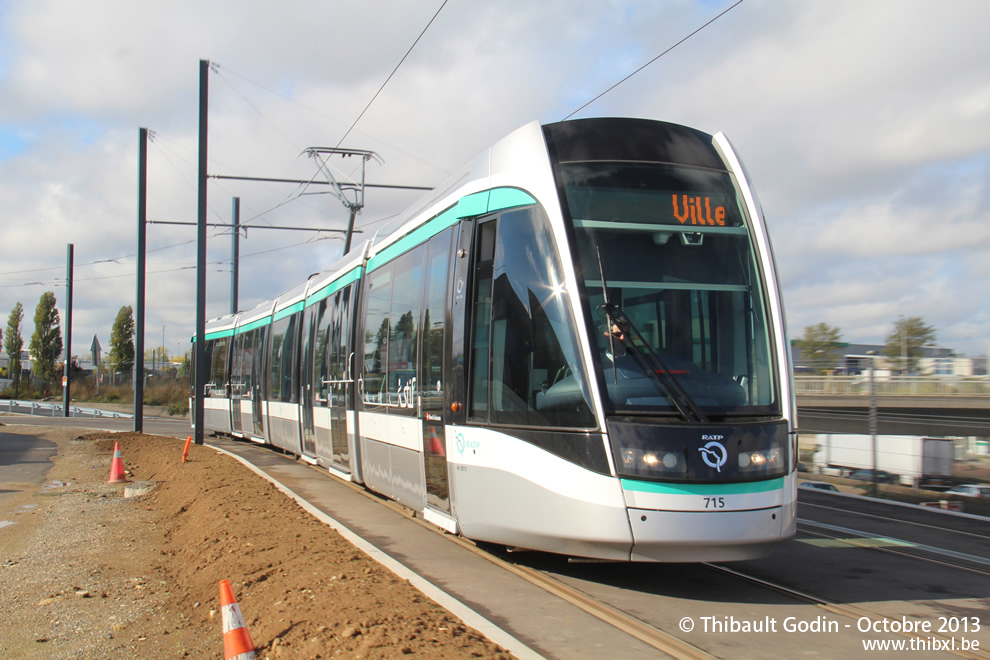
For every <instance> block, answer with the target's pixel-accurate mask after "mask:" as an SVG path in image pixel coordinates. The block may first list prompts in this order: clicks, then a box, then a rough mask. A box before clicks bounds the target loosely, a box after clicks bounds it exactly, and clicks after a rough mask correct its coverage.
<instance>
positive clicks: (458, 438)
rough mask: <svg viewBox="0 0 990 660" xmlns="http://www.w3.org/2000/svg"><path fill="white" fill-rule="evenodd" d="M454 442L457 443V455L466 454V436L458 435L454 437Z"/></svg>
mask: <svg viewBox="0 0 990 660" xmlns="http://www.w3.org/2000/svg"><path fill="white" fill-rule="evenodd" d="M454 440H455V441H456V442H457V453H458V454H463V453H464V434H463V433H458V434H457V435H455V436H454Z"/></svg>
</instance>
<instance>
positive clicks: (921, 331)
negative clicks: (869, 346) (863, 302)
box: [883, 316, 935, 374]
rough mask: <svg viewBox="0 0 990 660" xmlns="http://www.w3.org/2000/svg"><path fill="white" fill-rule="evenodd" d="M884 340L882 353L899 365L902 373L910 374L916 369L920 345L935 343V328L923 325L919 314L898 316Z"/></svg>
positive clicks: (919, 355)
mask: <svg viewBox="0 0 990 660" xmlns="http://www.w3.org/2000/svg"><path fill="white" fill-rule="evenodd" d="M886 342H887V343H886V345H885V346H884V347H883V354H884V355H885V356H886V357H888V358H891V360H892V362H893V363H894V364H897V365H900V368H901V369H902V371H903V373H905V374H912V373H915V372H916V371H917V365H918V358H919V357H921V355H922V352H923V351H922V347H923V346H925V345H926V344H933V343H935V328H933V327H932V326H930V325H925V321H924V319H922V318H921V317H920V316H910V317H908V318H904V317H903V316H898V317H897V322H896V323H894V329H893V330H892V331H891V333H890V334H889V335H887V340H886Z"/></svg>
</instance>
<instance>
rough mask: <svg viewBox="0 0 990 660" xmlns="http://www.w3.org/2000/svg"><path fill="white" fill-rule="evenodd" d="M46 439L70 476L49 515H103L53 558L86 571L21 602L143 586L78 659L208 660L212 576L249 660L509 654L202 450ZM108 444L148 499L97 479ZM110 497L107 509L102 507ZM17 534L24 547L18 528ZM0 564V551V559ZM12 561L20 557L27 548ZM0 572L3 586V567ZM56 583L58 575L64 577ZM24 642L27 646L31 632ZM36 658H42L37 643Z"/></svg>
mask: <svg viewBox="0 0 990 660" xmlns="http://www.w3.org/2000/svg"><path fill="white" fill-rule="evenodd" d="M57 442H59V446H60V450H59V457H58V459H57V461H56V468H55V469H54V470H53V472H52V475H53V478H56V479H59V478H61V479H66V480H67V481H68V482H71V483H72V486H71V489H70V490H71V491H72V492H71V493H67V495H68V497H64V498H61V500H60V502H59V505H58V510H59V511H61V512H62V513H65V511H64V508H65V507H67V506H76V507H80V508H81V507H89V508H90V510H91V512H92V510H93V508H94V504H93V503H94V499H95V501H96V502H98V504H97V505H96V506H95V508H98V509H101V510H105V512H106V513H107V514H108V515H106V516H104V517H103V518H104V519H103V520H102V521H93V520H88V521H87V525H93V524H95V525H97V527H93V528H92V529H93V536H94V538H95V537H96V536H98V537H100V538H99V539H98V540H97V541H90V542H91V543H97V542H98V544H99V548H98V550H95V551H94V550H93V548H87V549H85V550H83V549H82V548H79V549H78V550H79V552H80V555H81V556H78V557H64V554H63V561H65V562H67V563H69V564H71V565H73V566H75V567H76V568H77V569H78V570H77V572H78V573H79V575H80V576H85V579H83V577H77V578H75V579H74V580H73V582H74V583H73V584H72V585H70V586H68V587H65V586H63V587H61V588H53V587H51V586H48V587H47V591H46V592H45V593H38V594H34V596H35V597H37V601H34V602H35V603H37V602H39V601H41V600H43V599H45V598H51V597H59V596H61V597H63V598H62V600H64V602H62V603H61V605H75V606H76V609H77V610H78V609H79V605H80V603H82V602H83V600H84V599H82V597H79V598H80V599H82V600H77V601H72V600H71V598H69V596H71V595H72V593H73V590H74V589H75V587H80V585H82V584H84V583H86V584H89V583H96V582H100V583H101V584H100V585H98V586H96V587H95V588H94V587H93V586H88V587H85V588H82V587H81V588H80V589H79V590H85V591H87V593H89V595H90V596H94V595H95V596H97V597H98V598H99V599H103V600H106V599H110V600H111V602H112V601H113V600H114V599H117V600H120V598H122V597H124V596H126V597H127V598H125V599H124V600H123V601H121V607H123V606H125V605H126V604H127V603H128V602H132V601H133V596H134V593H135V592H142V593H141V595H142V603H141V607H140V608H139V610H140V612H141V613H140V615H135V616H130V617H128V620H127V622H126V624H123V625H122V624H121V623H120V621H119V620H115V621H110V620H107V619H106V617H104V621H105V623H104V624H102V628H106V630H105V632H104V631H103V630H102V629H101V623H100V620H99V619H97V620H96V621H94V622H92V623H90V624H89V625H92V626H93V627H94V630H95V631H96V632H97V633H98V634H97V635H95V636H94V635H91V636H90V637H92V638H93V640H95V641H91V642H90V644H91V645H90V646H88V647H87V648H86V650H85V652H84V653H82V654H81V655H82V656H83V657H103V656H102V653H103V652H106V653H108V654H112V655H117V654H118V653H120V652H130V653H131V657H181V656H183V655H192V656H198V657H217V656H219V655H220V649H222V647H223V642H222V632H221V622H220V615H219V609H220V608H219V592H218V584H219V582H220V580H224V579H226V580H229V581H230V583H231V585H232V587H233V590H234V594H235V596H236V597H237V599H238V602H239V604H240V608H241V611H242V613H243V615H244V618H245V620H246V621H247V625H248V630H249V631H250V634H251V636H252V638H253V640H254V642H255V644H256V645H257V647H258V649H259V657H261V658H263V657H266V656H268V657H272V658H278V657H286V658H329V657H367V658H393V657H402V656H408V655H418V656H423V657H431V658H479V657H481V658H507V657H510V656H509V655H508V654H507V653H506V652H504V651H503V650H502V649H500V648H499V647H498V646H497V645H495V644H492V643H491V642H489V641H488V640H487V639H485V638H484V637H482V636H481V635H480V634H479V633H477V632H476V631H474V630H473V629H470V628H467V627H466V626H465V625H464V624H463V623H461V622H460V620H458V619H456V618H455V617H453V616H452V615H451V614H450V613H449V612H447V611H446V610H444V609H443V608H441V607H440V606H439V605H437V604H435V603H434V602H433V601H431V600H429V599H428V598H426V597H425V596H424V595H423V594H422V593H421V592H419V591H417V590H416V589H414V588H413V587H412V586H410V585H409V584H408V583H407V582H405V581H404V580H401V579H399V578H398V577H396V576H395V575H394V574H393V573H391V572H389V571H388V570H386V569H384V568H383V567H381V566H380V565H379V564H378V563H376V562H374V561H373V560H371V559H369V558H368V557H367V556H366V555H364V554H363V553H362V552H360V551H358V550H357V549H355V548H354V546H352V545H350V544H349V543H348V542H347V541H345V540H344V539H342V538H341V537H340V536H339V535H338V534H337V532H335V531H334V530H332V529H330V528H329V527H328V526H326V525H324V524H322V523H320V522H318V521H317V520H315V519H314V518H312V517H311V516H310V515H309V514H307V513H306V512H305V511H303V509H302V508H301V507H299V506H298V505H297V504H296V503H295V502H294V501H292V500H290V499H289V498H287V497H286V496H285V495H283V494H282V493H280V492H279V491H278V490H277V489H276V488H275V487H274V486H272V485H271V484H269V483H268V482H267V481H265V480H264V479H262V478H260V477H258V476H257V475H255V474H253V473H252V472H250V471H249V470H247V469H245V468H244V467H243V466H242V465H240V464H239V463H238V462H237V461H235V460H233V459H231V458H229V457H227V456H225V455H223V454H221V453H219V452H217V451H215V450H213V449H210V448H209V447H203V446H196V445H193V446H192V447H191V450H190V454H189V462H187V463H185V464H182V463H181V454H182V445H183V443H182V442H181V441H177V440H176V439H174V438H164V437H159V436H149V435H142V434H134V433H119V434H106V433H100V434H88V435H83V436H78V437H76V438H74V439H64V438H63V439H58V440H57ZM114 442H120V447H121V452H122V454H123V460H124V465H125V468H126V470H127V472H128V478H129V479H130V480H131V481H134V482H136V481H150V482H154V483H155V488H154V489H153V490H152V491H151V492H150V493H149V494H147V495H144V496H142V497H140V498H131V499H125V498H123V497H122V494H123V486H122V485H117V486H107V485H106V484H104V483H102V481H101V480H105V479H106V474H105V473H108V471H109V466H110V460H111V456H112V450H113V445H114ZM67 461H68V462H67ZM73 496H75V498H76V499H75V501H73ZM101 500H102V502H101ZM111 501H112V502H113V505H112V506H105V505H104V502H111ZM49 512H51V507H50V508H49V511H48V512H45V517H44V518H43V519H42V521H41V522H40V523H39V529H44V528H45V526H46V525H48V524H49V519H54V518H55V516H53V515H49ZM70 518H71V517H70ZM52 524H54V520H53V521H52ZM99 525H103V527H99ZM77 531H78V530H77ZM24 536H25V542H26V543H30V542H31V539H30V537H31V534H29V533H25V534H24ZM0 549H5V548H4V546H2V545H0ZM60 552H62V553H66V552H68V553H70V554H71V552H72V551H71V550H67V549H64V548H63V549H62V550H61V551H60ZM114 558H120V559H121V561H120V562H118V563H119V564H121V566H122V567H120V568H117V567H116V565H115V561H114ZM4 559H7V558H6V557H3V556H2V555H0V562H3V560H4ZM8 561H10V560H8ZM13 561H15V563H16V562H17V559H16V558H13ZM21 562H22V563H27V564H28V565H29V564H30V559H29V556H28V555H24V556H23V557H22V558H21ZM15 568H16V566H15ZM94 570H95V571H98V574H97V575H98V576H99V579H96V578H94V573H93V571H94ZM0 571H3V572H0V586H3V585H4V584H5V580H6V578H10V577H13V573H12V572H11V571H9V570H4V569H0ZM118 573H120V574H121V575H117V574H118ZM124 575H126V576H127V577H126V578H125V577H124ZM135 576H137V577H135ZM67 579H69V578H67V577H64V576H62V577H60V580H62V581H63V583H64V581H65V580H67ZM121 580H123V582H122V581H121ZM87 581H88V582H87ZM121 585H122V586H121ZM118 591H121V592H125V593H123V595H121V594H120V593H118ZM76 595H77V596H78V593H77V592H76ZM87 597H88V596H87ZM31 598H32V597H31V595H27V596H25V597H24V598H21V599H18V602H24V603H27V604H28V610H30V607H32V605H31V603H32V600H31ZM128 598H129V599H130V600H128ZM33 607H34V613H35V614H36V615H37V616H38V617H39V618H45V617H47V618H48V619H50V612H46V611H45V608H44V607H43V606H39V605H37V604H34V605H33ZM103 609H104V610H107V611H110V610H109V608H107V607H104V608H103ZM15 620H16V621H21V622H23V621H27V620H29V618H28V619H23V618H15ZM15 620H12V623H14V621H15ZM32 624H33V625H34V626H35V628H36V629H38V630H40V629H41V628H42V627H43V622H41V621H35V622H32ZM15 625H16V624H15ZM5 627H6V626H0V638H3V637H6V636H7V634H8V632H11V633H13V632H15V631H8V630H5V629H4V628H5ZM77 627H78V628H80V629H81V630H86V628H85V626H77ZM21 634H22V636H23V630H22V633H21ZM60 635H61V633H59V632H58V631H57V630H56V631H55V632H54V633H52V634H51V635H49V634H48V633H38V632H32V633H29V634H28V636H29V637H31V636H33V637H35V639H34V643H35V644H37V645H39V646H40V645H42V644H47V645H48V646H47V648H48V649H50V650H51V651H55V650H56V649H57V648H61V647H60V646H59V644H55V643H54V642H55V641H58V640H62V638H63V636H60ZM40 638H44V641H38V640H39V639H40ZM24 643H25V644H28V645H30V640H28V641H26V642H24ZM49 643H50V644H49ZM21 648H23V647H21ZM3 649H4V644H3V642H0V650H3ZM7 650H8V651H10V650H11V647H8V648H7ZM66 650H67V651H68V650H70V649H69V648H66ZM38 652H39V654H41V655H42V656H43V657H54V656H55V654H49V653H42V649H41V648H38ZM111 652H112V653H111ZM70 656H72V653H68V654H67V655H66V657H70ZM107 657H109V656H107Z"/></svg>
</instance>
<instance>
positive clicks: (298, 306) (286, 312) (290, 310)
mask: <svg viewBox="0 0 990 660" xmlns="http://www.w3.org/2000/svg"><path fill="white" fill-rule="evenodd" d="M303 307H305V301H302V300H300V301H299V302H297V303H294V304H292V305H289V306H288V307H286V308H285V309H283V310H282V311H279V312H275V316H273V317H272V323H274V322H275V321H278V320H281V319H284V318H285V317H286V316H292V315H293V314H295V313H296V312H301V311H302V310H303Z"/></svg>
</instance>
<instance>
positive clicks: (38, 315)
mask: <svg viewBox="0 0 990 660" xmlns="http://www.w3.org/2000/svg"><path fill="white" fill-rule="evenodd" d="M29 348H30V350H31V357H33V358H34V373H35V375H36V376H37V377H38V378H40V379H41V380H42V382H43V383H44V384H45V385H46V386H51V385H54V383H55V379H56V378H57V377H58V370H57V369H56V367H57V366H58V360H59V358H60V357H61V356H62V327H61V325H60V324H59V319H58V309H57V308H56V307H55V294H54V293H52V292H51V291H46V292H44V293H43V294H41V299H40V300H39V301H38V306H37V307H36V308H35V309H34V334H33V335H31V344H30V346H29ZM45 389H47V387H45Z"/></svg>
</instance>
